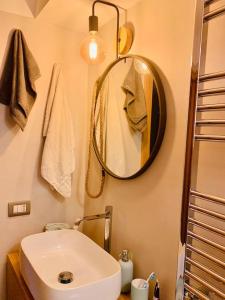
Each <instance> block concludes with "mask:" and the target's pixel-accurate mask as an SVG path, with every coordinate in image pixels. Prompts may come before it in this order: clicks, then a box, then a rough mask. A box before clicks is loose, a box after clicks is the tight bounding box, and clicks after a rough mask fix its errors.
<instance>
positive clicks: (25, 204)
mask: <svg viewBox="0 0 225 300" xmlns="http://www.w3.org/2000/svg"><path fill="white" fill-rule="evenodd" d="M30 207H31V204H30V201H22V202H9V203H8V216H9V217H16V216H23V215H29V214H30Z"/></svg>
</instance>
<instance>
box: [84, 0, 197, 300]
mask: <svg viewBox="0 0 225 300" xmlns="http://www.w3.org/2000/svg"><path fill="white" fill-rule="evenodd" d="M194 17H195V1H185V0H183V1H180V0H174V1H172V2H171V1H167V0H152V1H149V0H142V1H140V2H139V3H138V5H136V6H135V7H133V8H132V9H130V10H129V12H128V19H129V20H130V21H132V22H133V23H134V26H135V43H134V46H133V48H132V51H131V53H137V54H141V55H144V56H146V57H148V58H150V59H151V60H152V61H153V62H155V63H156V65H157V66H158V71H159V73H160V77H161V79H162V81H163V85H164V88H165V93H166V100H167V108H168V121H167V128H166V133H165V138H164V141H163V144H162V147H161V149H160V152H159V154H158V156H157V158H156V159H155V161H154V163H153V164H152V166H151V167H150V168H149V169H148V170H147V171H146V173H145V174H143V175H142V176H140V177H139V178H137V179H134V180H131V181H118V180H115V179H113V178H110V177H108V178H107V182H106V185H105V189H104V193H103V195H102V196H101V197H100V198H99V199H97V200H96V199H89V198H86V202H85V204H86V205H85V213H86V214H90V213H91V214H92V213H97V212H101V211H103V210H104V206H105V205H106V204H111V205H113V207H114V216H113V238H112V254H113V255H114V256H115V257H116V258H118V254H119V252H120V251H121V250H122V249H126V248H128V249H130V250H131V252H132V253H133V260H134V266H135V276H136V277H137V276H141V277H146V276H147V275H148V274H149V273H150V272H152V271H155V272H156V273H157V275H158V276H159V279H160V282H161V299H165V300H174V297H175V282H176V268H177V252H178V242H179V230H180V212H181V196H182V183H183V182H182V181H183V169H184V156H185V142H186V126H187V112H188V100H189V84H190V72H191V54H192V47H193V33H194ZM113 28H114V29H113V30H112V24H108V25H107V26H105V27H104V28H103V30H102V33H103V36H104V37H105V39H106V40H107V37H108V41H107V43H106V44H107V46H108V57H107V62H109V61H111V60H112V59H113V56H112V55H111V50H110V49H111V46H112V45H111V44H110V40H113V39H112V38H111V37H112V36H113V37H114V34H115V33H114V32H115V27H113ZM96 75H97V72H96V68H90V69H89V82H90V87H92V84H93V81H94V80H93V79H94V78H96ZM102 230H103V228H102V223H101V222H92V223H90V224H86V226H85V232H86V233H87V234H88V235H90V236H91V237H93V238H94V239H95V240H96V241H98V242H99V243H101V240H102V239H103V232H102Z"/></svg>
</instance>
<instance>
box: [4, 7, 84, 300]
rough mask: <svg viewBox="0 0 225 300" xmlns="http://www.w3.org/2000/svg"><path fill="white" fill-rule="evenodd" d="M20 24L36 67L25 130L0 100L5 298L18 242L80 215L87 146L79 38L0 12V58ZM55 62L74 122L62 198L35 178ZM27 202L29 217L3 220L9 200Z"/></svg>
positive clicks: (55, 28) (38, 178)
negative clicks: (69, 187) (69, 179)
mask: <svg viewBox="0 0 225 300" xmlns="http://www.w3.org/2000/svg"><path fill="white" fill-rule="evenodd" d="M13 28H20V29H21V30H22V31H23V32H24V34H25V37H26V40H27V43H28V45H29V47H30V49H31V51H32V52H33V54H34V56H35V58H36V60H37V62H38V65H39V67H40V70H41V74H42V76H41V78H40V79H39V80H38V81H37V84H36V86H37V91H38V98H37V101H36V103H35V105H34V107H33V110H32V113H31V115H30V117H29V122H28V125H27V127H26V129H25V131H24V132H21V131H20V130H18V128H17V127H16V126H14V125H13V123H12V122H11V121H10V119H9V118H8V115H7V109H6V107H5V106H3V105H1V104H0V299H1V300H4V299H5V294H4V287H5V262H6V254H7V253H8V252H9V251H11V250H13V249H14V248H15V247H17V244H18V243H19V242H20V240H21V239H22V238H23V237H24V236H26V235H28V234H31V233H35V232H39V231H42V229H43V226H44V224H45V223H47V222H57V221H58V222H61V221H69V222H72V221H74V219H75V218H76V217H78V216H80V215H82V214H83V195H84V188H83V177H84V176H83V171H82V170H83V169H84V166H83V165H84V163H85V161H84V157H85V156H84V155H83V154H84V153H85V145H86V136H85V135H84V134H83V132H86V122H85V113H86V111H87V109H86V106H85V105H86V104H85V103H86V90H87V86H86V79H87V67H86V65H85V64H83V63H82V62H81V60H80V56H79V44H80V41H81V38H82V37H81V36H80V35H79V34H76V33H74V32H69V31H66V30H63V29H60V28H57V27H54V26H51V25H49V24H47V23H41V22H40V21H39V19H36V20H33V19H29V18H25V17H19V16H16V15H12V14H7V13H3V12H0V62H1V68H2V66H3V64H2V60H3V55H4V53H5V48H6V43H7V39H8V34H9V32H10V31H11V30H12V29H13ZM55 62H61V63H63V67H64V75H65V81H66V88H67V93H68V98H69V101H70V106H71V111H72V114H73V120H74V129H75V139H76V171H75V175H74V182H73V195H72V197H71V199H67V200H62V199H60V197H57V196H56V195H55V194H54V193H52V192H51V191H50V189H49V187H48V185H47V184H46V183H45V182H44V181H43V180H42V179H41V178H40V176H39V167H40V153H41V148H42V137H41V130H42V124H43V115H44V109H45V104H46V96H47V92H48V86H49V81H50V76H51V71H52V66H53V64H54V63H55ZM23 200H30V201H31V215H29V216H23V217H16V218H8V217H7V204H8V202H10V201H23Z"/></svg>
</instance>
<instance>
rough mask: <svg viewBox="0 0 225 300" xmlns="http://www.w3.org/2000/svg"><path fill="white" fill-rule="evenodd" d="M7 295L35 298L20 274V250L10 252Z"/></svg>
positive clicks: (126, 299) (20, 299)
mask: <svg viewBox="0 0 225 300" xmlns="http://www.w3.org/2000/svg"><path fill="white" fill-rule="evenodd" d="M15 287H16V288H15ZM7 295H8V300H13V299H18V300H34V298H33V297H32V295H31V293H30V291H29V290H28V288H27V286H26V284H25V282H24V280H23V278H22V276H21V274H20V267H19V253H18V252H14V253H10V254H8V257H7ZM118 300H130V297H129V296H127V295H121V296H120V297H119V299H118Z"/></svg>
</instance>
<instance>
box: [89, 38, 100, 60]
mask: <svg viewBox="0 0 225 300" xmlns="http://www.w3.org/2000/svg"><path fill="white" fill-rule="evenodd" d="M97 56H98V45H97V43H96V42H95V41H91V42H90V44H89V57H90V59H96V58H97Z"/></svg>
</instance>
